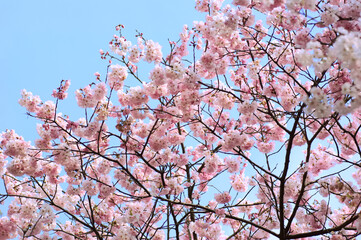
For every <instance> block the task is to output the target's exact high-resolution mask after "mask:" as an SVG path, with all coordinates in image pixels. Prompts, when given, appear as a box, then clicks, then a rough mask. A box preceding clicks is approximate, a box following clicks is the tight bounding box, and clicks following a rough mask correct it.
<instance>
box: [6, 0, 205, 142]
mask: <svg viewBox="0 0 361 240" xmlns="http://www.w3.org/2000/svg"><path fill="white" fill-rule="evenodd" d="M0 8H1V9H2V14H1V15H0V30H1V36H2V37H1V38H0V46H1V54H0V72H1V73H2V74H1V77H0V83H1V85H0V100H1V101H0V109H1V117H0V132H2V131H4V130H6V129H15V131H16V132H17V133H18V134H20V135H23V136H24V137H25V139H27V140H34V139H35V138H36V135H37V134H36V130H35V124H36V121H35V120H32V119H31V118H29V117H28V116H26V110H25V109H24V108H22V107H21V106H20V105H19V104H18V103H17V101H18V99H19V97H20V91H21V89H24V88H25V89H27V90H28V91H31V92H33V93H34V95H39V96H40V97H41V98H42V100H43V101H46V100H52V99H53V98H52V97H51V92H52V90H53V89H55V88H56V87H58V86H59V82H60V81H61V80H62V79H70V80H71V81H72V85H71V88H70V93H74V91H75V90H76V89H78V88H81V87H84V86H85V85H87V84H89V83H90V82H92V81H94V80H95V78H94V73H95V72H100V73H102V74H103V75H104V73H105V71H106V65H107V62H106V61H104V60H101V59H100V55H99V49H104V50H108V42H109V41H110V40H111V39H112V36H113V34H115V33H116V32H115V26H116V25H118V24H123V25H125V30H124V31H123V34H124V35H125V36H126V37H129V38H130V39H131V40H132V38H133V37H134V35H135V34H136V30H139V31H141V32H143V33H144V34H145V37H146V38H147V39H153V40H154V41H156V42H159V43H161V45H163V46H164V45H166V44H167V42H168V39H170V40H178V39H179V37H178V36H179V33H180V32H181V30H182V27H183V25H184V24H188V25H189V26H191V25H192V22H193V21H194V20H202V18H203V16H202V15H201V14H199V13H197V12H196V11H195V9H194V0H185V1H169V0H168V1H167V0H154V1H149V0H133V1H125V0H104V1H96V0H88V1H80V0H79V1H78V0H77V1H74V0H61V1H60V0H53V1H48V0H37V1H28V0H17V1H0ZM133 40H134V38H133ZM133 42H134V41H133ZM166 49H167V47H166V46H165V47H164V52H166ZM143 74H148V73H143ZM72 95H73V94H72ZM70 97H71V96H70ZM70 101H73V99H71V100H69V102H70ZM74 101H75V100H74ZM73 104H74V103H73ZM72 106H75V105H72ZM74 110H77V109H74ZM68 113H69V112H68Z"/></svg>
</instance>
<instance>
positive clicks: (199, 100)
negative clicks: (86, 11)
mask: <svg viewBox="0 0 361 240" xmlns="http://www.w3.org/2000/svg"><path fill="white" fill-rule="evenodd" d="M195 7H196V9H197V10H198V11H200V12H204V15H205V20H204V21H199V22H194V26H192V27H188V26H184V28H183V31H182V32H181V33H180V40H179V41H177V42H172V41H170V42H169V49H170V50H169V51H168V50H167V51H165V50H164V49H162V47H161V46H160V45H159V44H158V43H157V42H154V41H152V40H149V39H147V38H146V37H145V35H143V34H141V33H139V34H137V36H136V41H137V43H136V44H133V43H132V42H131V41H130V40H128V39H126V38H125V37H124V36H122V31H121V30H122V28H123V26H122V25H119V26H117V27H116V30H117V34H116V35H114V38H113V39H112V40H111V42H110V50H109V51H108V52H107V51H102V50H101V51H100V55H101V58H102V59H104V60H106V61H109V66H108V68H107V74H106V75H105V76H101V75H100V74H99V73H96V74H95V79H94V82H92V83H90V84H89V85H87V86H84V88H82V89H79V90H76V93H75V96H76V105H77V106H74V107H76V108H78V109H80V110H81V111H84V116H83V118H80V119H73V118H72V116H68V115H66V114H65V113H64V114H62V113H60V111H59V106H60V105H61V104H62V100H63V99H65V98H66V97H67V91H68V89H69V87H70V81H68V80H66V81H65V80H63V81H62V82H61V84H60V86H59V87H58V88H57V89H55V90H54V91H53V94H52V96H53V97H54V99H53V100H52V101H51V100H49V101H43V100H41V99H40V97H39V96H36V95H33V94H32V93H31V92H29V91H26V90H23V91H22V94H21V99H20V100H19V103H20V105H22V106H24V107H25V108H26V111H27V112H28V114H29V115H30V116H32V117H34V118H36V119H38V121H39V124H38V125H37V127H36V129H37V132H38V133H39V137H38V138H37V139H36V140H35V142H34V143H31V142H28V141H26V140H25V139H24V138H23V137H21V136H19V135H17V134H16V133H15V131H14V130H7V131H5V132H3V133H2V134H1V137H0V148H1V152H0V165H1V174H2V181H3V184H4V191H3V192H1V195H0V196H1V200H2V202H9V205H8V211H7V213H6V214H5V216H3V217H1V218H0V239H11V238H17V239H45V240H46V239H64V240H68V239H109V240H110V239H113V240H120V239H184V240H185V239H192V240H200V239H268V238H270V239H332V240H336V239H354V238H356V237H357V236H358V235H359V234H360V231H361V217H360V210H361V208H360V204H361V189H360V187H361V160H360V157H361V149H360V145H359V143H360V142H361V133H360V128H361V109H360V108H359V107H360V106H361V94H360V92H361V71H360V69H361V33H360V30H361V18H360V17H361V16H360V12H361V1H360V0H344V1H341V0H330V1H324V0H320V1H317V0H233V2H232V3H229V4H227V3H226V2H225V3H223V0H197V1H196V6H195ZM165 52H167V53H165ZM144 64H148V65H150V66H151V68H152V70H151V71H150V72H149V78H142V77H140V75H139V74H138V73H139V71H141V69H142V66H144ZM74 105H75V103H74Z"/></svg>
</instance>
